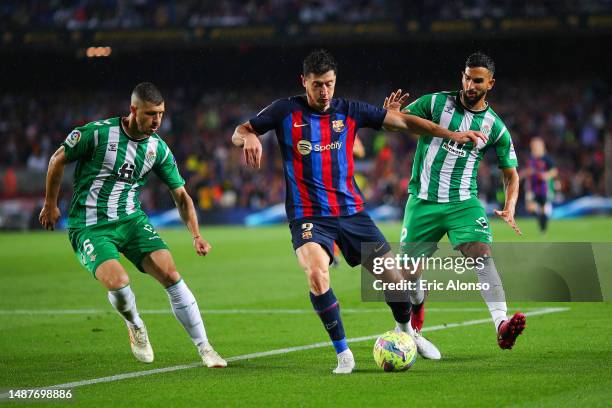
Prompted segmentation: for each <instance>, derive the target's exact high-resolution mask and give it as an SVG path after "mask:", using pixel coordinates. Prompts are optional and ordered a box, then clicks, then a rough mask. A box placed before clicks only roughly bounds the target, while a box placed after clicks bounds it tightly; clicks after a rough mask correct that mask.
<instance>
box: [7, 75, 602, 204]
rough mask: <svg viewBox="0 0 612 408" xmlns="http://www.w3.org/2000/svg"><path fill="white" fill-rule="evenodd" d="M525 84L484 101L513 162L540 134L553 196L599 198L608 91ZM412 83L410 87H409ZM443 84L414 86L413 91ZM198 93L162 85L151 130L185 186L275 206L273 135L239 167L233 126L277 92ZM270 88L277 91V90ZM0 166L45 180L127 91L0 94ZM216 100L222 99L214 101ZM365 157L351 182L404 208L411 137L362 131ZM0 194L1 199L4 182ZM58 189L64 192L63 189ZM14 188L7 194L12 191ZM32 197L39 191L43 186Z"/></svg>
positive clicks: (375, 97)
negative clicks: (73, 140) (76, 136)
mask: <svg viewBox="0 0 612 408" xmlns="http://www.w3.org/2000/svg"><path fill="white" fill-rule="evenodd" d="M535 86H536V84H535V83H532V84H529V83H523V86H521V87H520V88H513V87H502V86H500V87H498V88H496V90H495V92H494V93H492V94H491V104H492V106H493V107H494V109H495V111H496V112H497V113H498V114H499V115H500V116H501V117H502V119H503V120H504V121H505V123H506V125H507V126H508V128H509V129H510V130H511V133H512V136H513V140H514V144H515V147H516V151H517V154H518V156H519V161H520V163H521V164H523V165H524V163H525V162H526V160H527V158H528V155H529V150H528V149H529V139H530V138H531V137H534V136H541V137H543V138H544V140H545V141H546V144H547V147H548V149H549V152H550V154H551V156H552V158H553V160H554V162H555V164H556V165H557V167H558V169H559V177H558V182H557V189H558V194H557V200H558V201H563V200H566V199H571V198H575V197H579V196H583V195H591V194H599V195H603V194H604V180H603V174H604V137H605V135H606V134H610V133H611V132H612V118H611V114H612V96H611V95H610V93H609V91H608V89H607V87H606V85H605V84H603V83H597V82H594V83H584V84H579V83H574V84H572V85H559V84H557V83H549V84H547V83H538V84H537V87H538V90H539V91H538V92H537V93H533V92H531V91H530V89H533V87H535ZM415 88H416V86H415ZM439 89H440V88H429V89H413V90H411V91H412V95H419V94H422V93H426V92H427V91H433V90H439ZM388 91H389V89H386V87H378V88H376V87H371V88H370V89H369V90H368V92H369V93H367V94H364V93H363V92H364V91H363V89H362V88H344V87H343V88H342V92H340V91H337V96H349V97H352V98H356V99H361V100H365V101H368V102H371V103H380V102H382V100H383V99H384V97H385V96H386V93H387V92H388ZM241 92H245V94H248V95H253V97H252V98H250V99H248V100H245V99H243V98H240V97H239V95H238V94H236V93H229V94H228V93H227V92H222V93H221V92H218V93H204V92H203V91H202V90H201V89H194V88H181V87H174V88H172V89H171V90H167V91H165V92H164V93H165V98H166V101H167V103H166V110H167V114H166V116H165V117H164V121H163V123H162V127H161V129H160V130H159V131H158V133H159V134H160V135H161V136H162V137H163V138H164V139H165V140H166V141H167V142H168V144H169V145H170V146H171V147H172V149H173V151H174V153H175V156H176V158H177V161H178V162H179V165H180V168H181V171H182V174H183V177H184V178H185V179H186V180H187V187H188V189H189V191H191V192H192V195H193V196H194V198H195V200H196V201H197V203H198V206H199V208H201V209H204V210H206V209H212V208H233V207H244V208H251V209H257V208H263V207H266V206H269V205H272V204H276V203H280V202H282V201H283V197H284V189H285V186H284V180H283V176H282V165H281V162H280V160H281V159H280V154H279V152H278V147H277V143H276V138H275V137H274V134H273V133H269V134H267V135H265V136H264V137H263V140H264V161H263V165H262V169H261V171H259V172H253V171H250V170H247V169H245V167H244V164H243V158H242V151H241V150H240V149H236V148H233V147H232V145H231V142H230V136H231V134H232V132H233V129H234V127H235V126H236V125H237V124H239V123H242V122H244V121H245V120H246V119H248V118H249V117H251V116H253V115H254V114H256V113H257V112H258V111H259V110H260V109H261V108H262V107H264V106H266V105H267V104H268V103H270V102H271V101H272V100H274V99H275V98H276V97H279V96H281V95H285V94H291V91H289V92H280V91H279V92H278V93H276V94H274V95H273V94H271V93H270V90H267V91H266V90H263V89H253V90H250V91H249V90H244V91H241ZM275 92H276V91H275ZM0 98H1V99H0V109H1V110H2V112H3V115H2V116H0V140H2V143H1V144H0V163H1V167H3V168H5V169H6V168H12V169H30V170H32V171H34V172H37V171H38V172H40V174H41V176H40V177H44V175H43V174H44V172H45V171H46V167H47V163H48V160H49V157H50V155H51V154H52V153H53V151H54V150H55V149H56V148H57V147H58V146H59V144H60V143H61V142H62V140H63V139H64V138H65V137H66V135H67V134H68V133H69V132H70V130H71V129H72V128H74V127H76V126H79V125H82V124H85V123H87V122H89V121H92V120H98V119H101V118H106V117H109V116H113V114H116V115H119V114H126V112H128V111H129V106H127V103H128V100H127V99H126V98H125V94H124V93H123V92H122V93H110V92H106V93H104V92H101V93H96V97H95V98H92V97H91V95H90V94H89V93H86V92H82V91H80V92H76V91H74V92H73V91H69V90H67V91H65V92H64V94H62V95H57V94H55V93H54V94H51V93H48V94H37V95H36V96H34V95H32V94H24V93H20V94H4V95H2V96H1V97H0ZM220 101H221V102H220ZM359 137H360V138H361V139H362V141H363V144H364V145H365V147H366V156H365V157H364V158H363V159H361V160H358V161H357V163H356V170H357V181H358V184H359V185H360V187H361V189H362V191H363V192H364V194H365V195H366V197H367V199H368V201H369V202H370V203H372V204H380V203H389V204H393V205H400V206H401V205H402V203H403V202H405V199H406V190H407V183H408V181H409V178H410V172H411V164H412V157H413V154H414V148H415V143H414V141H413V140H412V139H411V138H409V137H407V136H405V135H399V134H392V133H386V132H382V131H381V132H374V131H365V130H362V131H360V132H359ZM495 160H496V158H495V155H494V153H493V152H489V153H488V154H487V156H486V160H484V161H483V162H482V164H481V167H480V171H479V187H480V192H481V194H482V198H483V199H485V200H487V201H489V202H491V201H495V200H496V199H497V198H498V197H499V194H500V189H501V183H500V181H499V180H500V174H499V170H498V169H497V166H496V164H495ZM3 185H4V187H5V188H3V190H2V191H0V197H4V198H6V197H7V189H6V181H4V183H3ZM64 190H65V191H64V192H63V194H64V196H65V197H66V199H67V198H69V197H70V193H71V192H70V191H69V190H68V191H66V189H64ZM18 191H19V189H17V193H15V192H14V191H13V192H12V194H13V195H14V194H19V193H18ZM39 194H40V195H41V196H42V194H43V191H40V192H39ZM141 198H142V202H143V204H144V206H145V208H147V209H148V210H152V211H153V210H159V209H165V208H169V207H171V206H172V205H173V204H172V202H171V198H170V196H169V195H168V194H167V190H166V189H165V188H163V187H162V186H161V185H160V184H159V183H158V182H154V183H149V185H148V187H147V189H145V190H144V191H143V192H142V194H141Z"/></svg>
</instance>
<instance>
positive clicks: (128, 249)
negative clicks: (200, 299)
mask: <svg viewBox="0 0 612 408" xmlns="http://www.w3.org/2000/svg"><path fill="white" fill-rule="evenodd" d="M125 230H126V231H125V234H124V241H125V242H124V245H123V253H124V255H125V256H126V258H128V259H129V260H130V261H131V262H132V263H133V264H134V265H135V266H136V267H137V268H138V269H140V270H141V271H143V272H145V273H147V274H149V275H151V276H152V277H154V278H155V279H156V280H157V281H158V282H159V283H160V284H161V285H162V286H163V287H164V288H165V289H166V293H167V294H168V299H169V301H170V305H171V307H172V311H173V312H174V316H175V317H176V318H177V320H178V321H179V322H180V323H181V325H182V326H183V327H184V328H185V330H186V331H187V333H188V334H189V337H191V340H192V341H193V343H194V344H195V345H196V347H197V348H198V352H199V353H200V355H201V356H202V360H203V361H204V364H205V365H207V366H208V367H225V366H226V365H227V363H226V362H225V360H223V359H222V358H221V357H220V356H219V355H218V354H217V353H216V352H215V351H214V350H213V349H212V346H211V345H210V343H209V341H208V337H207V335H206V330H205V328H204V322H203V321H202V316H201V314H200V309H199V307H198V303H197V301H196V299H195V297H194V296H193V293H192V292H191V290H190V289H189V287H188V286H187V284H186V283H185V281H184V280H183V279H182V278H181V275H180V274H179V273H178V271H177V269H176V265H175V263H174V260H173V259H172V255H171V254H170V251H169V250H168V246H167V245H166V244H165V242H164V241H163V240H162V239H161V237H160V236H159V235H158V234H157V232H156V231H155V229H154V228H153V226H152V225H151V224H149V222H148V219H147V218H146V216H143V217H139V218H138V219H137V220H135V221H133V222H130V223H126V225H125Z"/></svg>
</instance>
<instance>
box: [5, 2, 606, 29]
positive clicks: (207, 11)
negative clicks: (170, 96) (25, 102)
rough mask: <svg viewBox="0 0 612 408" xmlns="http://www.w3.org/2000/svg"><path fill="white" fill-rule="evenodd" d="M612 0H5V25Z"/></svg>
mask: <svg viewBox="0 0 612 408" xmlns="http://www.w3.org/2000/svg"><path fill="white" fill-rule="evenodd" d="M611 10H612V1H611V0H583V1H574V0H556V1H551V0H455V1H452V2H445V3H444V7H440V2H439V1H437V0H423V1H410V2H402V1H397V0H335V1H324V0H248V1H242V0H220V1H197V0H180V1H161V0H131V1H130V0H3V1H2V2H1V3H0V29H5V30H6V29H20V28H22V29H23V28H25V29H30V28H32V27H35V28H60V29H68V30H83V29H140V28H151V27H155V28H163V27H204V26H243V25H248V24H262V23H263V24H265V23H268V24H269V23H281V24H282V23H287V22H290V23H293V22H300V23H303V24H311V23H326V22H337V21H343V22H349V23H352V22H363V21H376V20H396V19H401V20H422V21H424V22H429V21H431V20H457V19H479V18H485V17H489V18H503V17H527V18H537V17H548V16H551V15H561V16H565V15H581V14H588V13H593V14H595V13H601V14H606V13H609V12H610V11H611Z"/></svg>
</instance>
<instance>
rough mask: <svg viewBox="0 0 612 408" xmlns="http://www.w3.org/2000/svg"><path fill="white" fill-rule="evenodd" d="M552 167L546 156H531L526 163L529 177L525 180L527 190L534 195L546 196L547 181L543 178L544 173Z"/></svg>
mask: <svg viewBox="0 0 612 408" xmlns="http://www.w3.org/2000/svg"><path fill="white" fill-rule="evenodd" d="M554 167H555V165H554V164H553V161H552V160H551V159H550V157H548V156H542V157H533V156H531V157H530V158H529V163H528V168H529V173H530V176H529V177H528V178H527V190H528V191H531V192H532V193H534V194H535V195H540V196H546V195H547V194H548V192H549V191H548V190H549V180H547V179H546V178H545V177H544V173H546V172H547V171H549V170H550V169H552V168H554Z"/></svg>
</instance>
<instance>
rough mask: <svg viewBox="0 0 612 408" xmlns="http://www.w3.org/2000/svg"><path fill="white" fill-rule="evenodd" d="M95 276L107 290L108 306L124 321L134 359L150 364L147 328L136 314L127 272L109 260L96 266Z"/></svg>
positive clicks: (150, 356)
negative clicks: (111, 306)
mask: <svg viewBox="0 0 612 408" xmlns="http://www.w3.org/2000/svg"><path fill="white" fill-rule="evenodd" d="M95 276H96V279H98V281H100V283H101V284H102V285H104V286H105V287H106V288H107V289H108V300H109V302H110V304H111V305H113V307H114V308H115V310H116V311H117V312H118V313H119V314H120V315H121V316H122V317H123V318H124V319H125V323H126V324H127V328H128V333H129V336H130V347H131V348H132V353H133V354H134V357H136V358H137V359H138V360H139V361H142V362H143V363H152V362H153V360H154V358H155V356H154V353H153V348H152V347H151V342H150V341H149V334H148V332H147V327H146V326H145V324H144V322H143V321H142V319H141V318H140V315H139V313H138V308H137V307H136V296H135V295H134V292H133V291H132V288H131V287H130V281H129V278H128V274H127V272H126V271H125V269H124V268H123V266H122V265H121V264H120V263H119V261H117V260H116V259H110V260H108V261H105V262H103V263H102V264H100V266H98V268H97V269H96V273H95Z"/></svg>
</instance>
